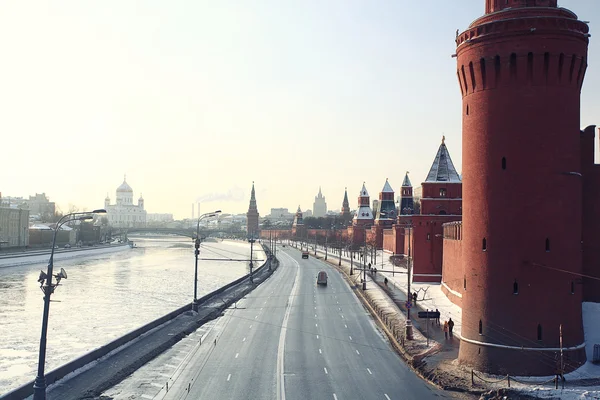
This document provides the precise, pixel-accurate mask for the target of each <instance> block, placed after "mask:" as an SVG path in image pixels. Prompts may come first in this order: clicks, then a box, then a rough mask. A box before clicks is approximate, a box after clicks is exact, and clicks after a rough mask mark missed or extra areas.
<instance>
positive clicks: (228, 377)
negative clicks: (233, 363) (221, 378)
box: [227, 374, 231, 382]
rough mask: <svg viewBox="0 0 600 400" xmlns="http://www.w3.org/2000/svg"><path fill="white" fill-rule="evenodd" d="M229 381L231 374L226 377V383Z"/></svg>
mask: <svg viewBox="0 0 600 400" xmlns="http://www.w3.org/2000/svg"><path fill="white" fill-rule="evenodd" d="M230 379H231V374H229V375H227V382H229V380H230Z"/></svg>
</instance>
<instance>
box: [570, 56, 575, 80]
mask: <svg viewBox="0 0 600 400" xmlns="http://www.w3.org/2000/svg"><path fill="white" fill-rule="evenodd" d="M576 61H577V56H576V55H575V54H573V56H572V57H571V68H570V69H569V83H572V82H573V71H575V62H576Z"/></svg>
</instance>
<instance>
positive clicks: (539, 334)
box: [537, 324, 542, 340]
mask: <svg viewBox="0 0 600 400" xmlns="http://www.w3.org/2000/svg"><path fill="white" fill-rule="evenodd" d="M537 340H542V325H540V324H538V327H537Z"/></svg>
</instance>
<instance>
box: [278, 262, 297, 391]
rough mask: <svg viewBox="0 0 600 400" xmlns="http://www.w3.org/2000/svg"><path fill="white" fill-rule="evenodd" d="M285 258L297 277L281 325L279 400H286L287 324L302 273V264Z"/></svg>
mask: <svg viewBox="0 0 600 400" xmlns="http://www.w3.org/2000/svg"><path fill="white" fill-rule="evenodd" d="M282 254H283V255H284V256H285V258H289V259H290V260H291V261H292V262H293V263H294V264H295V265H296V275H294V283H293V285H292V291H291V293H290V296H289V297H288V301H287V303H286V306H285V314H284V316H283V322H282V323H281V331H280V332H279V344H278V346H277V399H279V400H285V377H284V376H283V373H284V369H283V368H284V365H285V364H284V356H285V335H286V332H287V324H288V320H289V318H290V312H291V311H292V304H293V302H294V298H295V297H296V293H297V292H298V275H299V273H300V264H298V261H296V260H294V259H293V258H292V257H291V256H290V255H288V254H287V253H282Z"/></svg>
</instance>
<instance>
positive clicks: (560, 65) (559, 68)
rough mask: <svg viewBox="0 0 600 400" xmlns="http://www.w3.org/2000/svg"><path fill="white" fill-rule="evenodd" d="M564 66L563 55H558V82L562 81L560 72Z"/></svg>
mask: <svg viewBox="0 0 600 400" xmlns="http://www.w3.org/2000/svg"><path fill="white" fill-rule="evenodd" d="M564 64H565V55H564V54H563V53H560V56H559V57H558V81H559V82H561V81H562V71H563V65H564Z"/></svg>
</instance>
